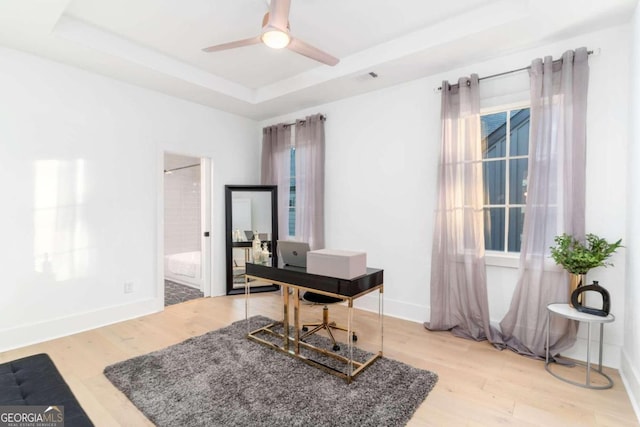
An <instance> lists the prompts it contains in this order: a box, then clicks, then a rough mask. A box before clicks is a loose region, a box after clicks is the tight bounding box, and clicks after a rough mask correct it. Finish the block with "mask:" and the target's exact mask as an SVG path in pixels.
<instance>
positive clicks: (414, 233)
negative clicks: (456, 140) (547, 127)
mask: <svg viewBox="0 0 640 427" xmlns="http://www.w3.org/2000/svg"><path fill="white" fill-rule="evenodd" d="M628 29H629V28H628V26H622V27H617V28H614V29H610V30H607V31H602V32H597V33H591V34H586V35H584V36H581V37H579V38H574V39H571V40H566V41H564V42H562V43H555V44H552V45H547V46H544V47H541V48H537V49H535V50H528V51H523V52H519V53H516V54H513V55H510V56H505V57H501V58H496V59H494V60H491V61H487V62H483V63H476V64H469V65H468V66H465V67H463V68H459V69H455V70H451V71H449V72H447V73H446V74H441V75H435V76H430V77H426V78H424V79H420V80H417V81H413V82H410V83H407V84H402V85H398V86H394V87H391V88H388V89H384V90H380V91H377V92H373V93H369V94H365V95H361V96H358V97H353V98H349V99H346V100H342V101H338V102H334V103H330V104H325V105H322V106H318V107H315V108H311V109H306V110H301V111H297V112H295V113H293V114H288V115H286V116H280V117H274V118H272V119H269V120H265V121H263V122H261V123H260V125H261V127H262V126H267V125H270V124H274V123H278V122H281V121H287V122H288V121H291V120H292V119H295V118H300V117H304V116H305V115H309V114H313V113H317V112H320V113H323V114H326V115H327V117H328V118H327V121H326V124H325V126H326V127H325V130H326V165H327V166H326V168H327V170H326V174H327V177H326V183H325V185H326V230H327V231H326V233H327V235H326V242H327V243H326V246H327V247H332V248H341V249H354V250H363V251H366V252H367V261H368V264H369V265H370V266H374V267H381V268H384V270H385V300H384V308H385V313H386V314H390V315H392V316H397V317H402V318H407V319H410V320H414V321H418V322H422V321H425V320H428V319H429V277H430V260H431V241H432V227H433V211H434V207H435V205H434V203H435V179H436V167H437V160H438V154H439V139H440V97H439V93H434V89H435V88H437V87H438V86H440V84H441V82H442V80H445V79H447V80H450V81H455V80H457V78H458V77H460V76H462V75H468V74H470V73H473V72H475V73H478V74H479V75H480V76H483V75H490V74H494V73H498V72H502V71H506V70H510V69H515V68H520V67H522V66H525V65H528V64H529V63H530V62H531V60H532V59H533V58H536V57H542V56H545V55H552V56H554V57H556V58H557V57H559V56H560V55H561V54H562V53H563V52H564V51H565V50H568V49H575V48H577V47H580V46H587V47H588V48H590V49H591V48H601V49H602V51H601V54H600V55H599V56H595V57H592V58H591V59H590V65H591V77H590V86H589V110H588V120H589V124H588V141H589V142H588V153H587V156H588V158H587V176H588V178H587V193H588V194H587V230H588V231H589V232H593V233H596V234H599V235H602V236H604V237H607V238H609V239H617V238H619V237H623V238H626V236H625V209H626V201H625V183H626V179H625V173H626V161H625V160H626V146H627V132H626V129H627V128H628V124H627V123H628V113H627V109H628V104H629V101H628V95H627V88H626V87H625V86H626V85H625V83H624V82H626V81H628V77H629V74H628V52H629V50H628V49H629V47H628V43H627V40H628ZM379 78H381V79H384V75H381V76H380V77H379ZM527 87H528V81H527V74H526V73H521V75H520V76H518V75H511V76H510V77H508V78H506V79H494V80H486V81H483V82H482V83H481V88H482V89H481V91H482V96H483V106H485V107H489V106H491V105H496V104H500V103H511V102H514V101H517V100H518V99H521V98H522V96H523V93H522V91H523V88H524V91H525V92H524V95H525V97H526V90H527ZM510 94H515V96H510ZM613 262H614V263H615V265H616V266H615V268H609V269H600V270H599V271H593V273H592V274H590V275H589V280H593V279H595V280H600V283H601V284H602V285H604V286H606V287H607V288H608V289H609V291H610V292H611V296H612V311H613V312H614V313H615V314H616V315H617V316H618V317H617V318H618V320H617V321H616V323H614V324H613V325H611V326H610V327H607V330H606V334H605V340H606V343H607V348H606V351H605V356H606V360H605V362H606V364H608V365H609V366H618V364H619V354H620V351H619V350H620V347H621V346H622V342H623V323H624V316H623V313H624V301H625V290H624V286H623V283H624V279H625V258H624V251H623V252H622V253H621V254H619V255H616V256H615V257H614V258H613ZM507 264H509V261H507ZM487 270H488V287H489V289H488V291H489V299H490V302H489V304H490V311H491V319H492V321H494V322H498V321H500V320H501V319H502V316H503V315H504V313H506V311H507V309H508V306H509V303H510V301H511V293H512V292H513V289H514V288H515V282H516V279H517V274H516V273H517V270H515V269H514V268H509V267H496V266H491V267H488V269H487ZM581 336H582V335H581ZM583 344H584V341H582V340H581V341H580V343H579V345H577V347H575V351H574V353H576V354H571V355H573V356H575V357H580V358H584V352H582V346H583ZM567 354H569V353H567Z"/></svg>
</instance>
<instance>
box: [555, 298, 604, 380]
mask: <svg viewBox="0 0 640 427" xmlns="http://www.w3.org/2000/svg"><path fill="white" fill-rule="evenodd" d="M552 314H553V315H556V316H561V317H564V318H567V319H571V320H577V321H578V322H585V323H586V324H587V363H583V362H576V364H578V365H582V366H586V368H587V375H586V380H585V382H584V383H580V382H576V381H572V380H570V379H567V378H563V377H561V376H560V375H558V374H556V373H555V372H553V371H552V370H551V369H550V368H549V365H550V364H552V363H555V362H554V361H549V329H550V324H551V315H552ZM614 320H616V318H615V316H614V315H613V314H609V315H607V316H606V317H605V316H596V315H594V314H587V313H582V312H580V311H578V310H576V309H575V308H573V307H571V306H570V305H569V304H561V303H556V304H549V305H548V306H547V345H546V347H547V348H546V357H545V364H544V368H545V369H546V370H547V372H549V373H550V374H551V375H553V376H554V377H556V378H558V379H560V380H562V381H565V382H568V383H570V384H573V385H577V386H580V387H585V388H591V389H596V390H603V389H607V388H611V387H613V380H612V379H611V378H610V377H609V376H608V375H607V374H605V373H604V372H602V346H603V338H604V324H605V323H611V322H613V321H614ZM592 324H599V325H600V344H599V356H600V357H599V360H598V367H597V368H595V367H593V366H591V325H592ZM591 372H594V373H596V374H598V375H601V376H602V377H603V378H604V379H606V380H607V384H604V385H594V384H591Z"/></svg>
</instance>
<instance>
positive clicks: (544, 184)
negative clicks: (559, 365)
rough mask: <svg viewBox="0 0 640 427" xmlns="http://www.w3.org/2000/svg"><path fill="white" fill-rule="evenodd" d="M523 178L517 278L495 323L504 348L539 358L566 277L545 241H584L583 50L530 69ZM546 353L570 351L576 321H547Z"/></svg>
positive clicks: (563, 295)
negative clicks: (525, 173)
mask: <svg viewBox="0 0 640 427" xmlns="http://www.w3.org/2000/svg"><path fill="white" fill-rule="evenodd" d="M530 79H531V136H530V149H529V179H528V184H529V185H528V189H527V200H526V208H525V220H524V230H523V239H522V246H521V251H520V267H519V279H518V283H517V285H516V290H515V292H514V295H513V298H512V301H511V305H510V308H509V311H508V312H507V314H506V316H505V318H504V319H503V320H502V322H501V323H500V327H501V330H502V334H503V340H504V344H505V345H506V346H507V347H509V348H511V349H513V350H515V351H517V352H519V353H521V354H525V355H528V356H533V357H540V358H542V357H544V356H545V346H546V339H545V327H546V321H547V305H548V304H550V303H554V302H566V301H568V297H569V291H568V273H567V272H566V271H564V270H563V269H562V268H561V267H559V266H557V265H555V263H554V262H553V260H552V259H551V258H550V247H551V246H552V245H553V244H554V241H553V238H554V237H555V236H556V235H558V234H562V233H567V234H572V235H574V236H575V237H577V238H578V239H583V238H584V235H585V192H586V187H585V181H586V172H585V166H586V111H587V88H588V79H589V65H588V53H587V49H586V48H580V49H577V50H576V51H575V52H574V51H568V52H565V53H564V55H563V56H562V59H561V60H560V61H553V60H552V58H551V57H546V58H544V60H542V59H535V60H534V61H533V62H532V64H531V70H530ZM551 319H552V321H551V325H550V328H551V329H550V342H549V347H550V354H552V355H556V354H558V353H559V352H560V351H562V350H565V349H567V348H570V347H571V346H572V345H573V344H574V343H575V339H576V332H577V324H576V323H577V322H575V321H571V320H567V319H563V318H561V317H560V316H552V317H551Z"/></svg>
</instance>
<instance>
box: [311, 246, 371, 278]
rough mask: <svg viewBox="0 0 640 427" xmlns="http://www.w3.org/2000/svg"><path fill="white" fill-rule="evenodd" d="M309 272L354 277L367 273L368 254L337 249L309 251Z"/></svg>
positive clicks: (338, 276)
mask: <svg viewBox="0 0 640 427" xmlns="http://www.w3.org/2000/svg"><path fill="white" fill-rule="evenodd" d="M307 273H311V274H318V275H321V276H329V277H337V278H339V279H353V278H355V277H358V276H362V275H363V274H366V273H367V254H366V253H365V252H354V251H342V250H336V249H319V250H317V251H309V252H308V253H307Z"/></svg>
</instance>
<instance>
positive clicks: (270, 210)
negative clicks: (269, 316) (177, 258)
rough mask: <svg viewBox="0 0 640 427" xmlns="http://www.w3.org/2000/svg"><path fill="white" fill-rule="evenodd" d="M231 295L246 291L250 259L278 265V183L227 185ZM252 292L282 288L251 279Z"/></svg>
mask: <svg viewBox="0 0 640 427" xmlns="http://www.w3.org/2000/svg"><path fill="white" fill-rule="evenodd" d="M224 188H225V224H226V227H225V228H226V230H225V231H226V233H225V236H226V237H225V238H226V255H227V256H226V267H227V295H237V294H242V293H244V291H245V271H246V264H247V263H248V262H251V263H256V264H263V265H270V266H277V265H278V251H277V242H278V188H277V186H275V185H225V187H224ZM249 286H251V292H267V291H275V290H278V289H279V286H277V285H274V284H272V283H267V282H261V281H257V280H251V281H250V282H249Z"/></svg>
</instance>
